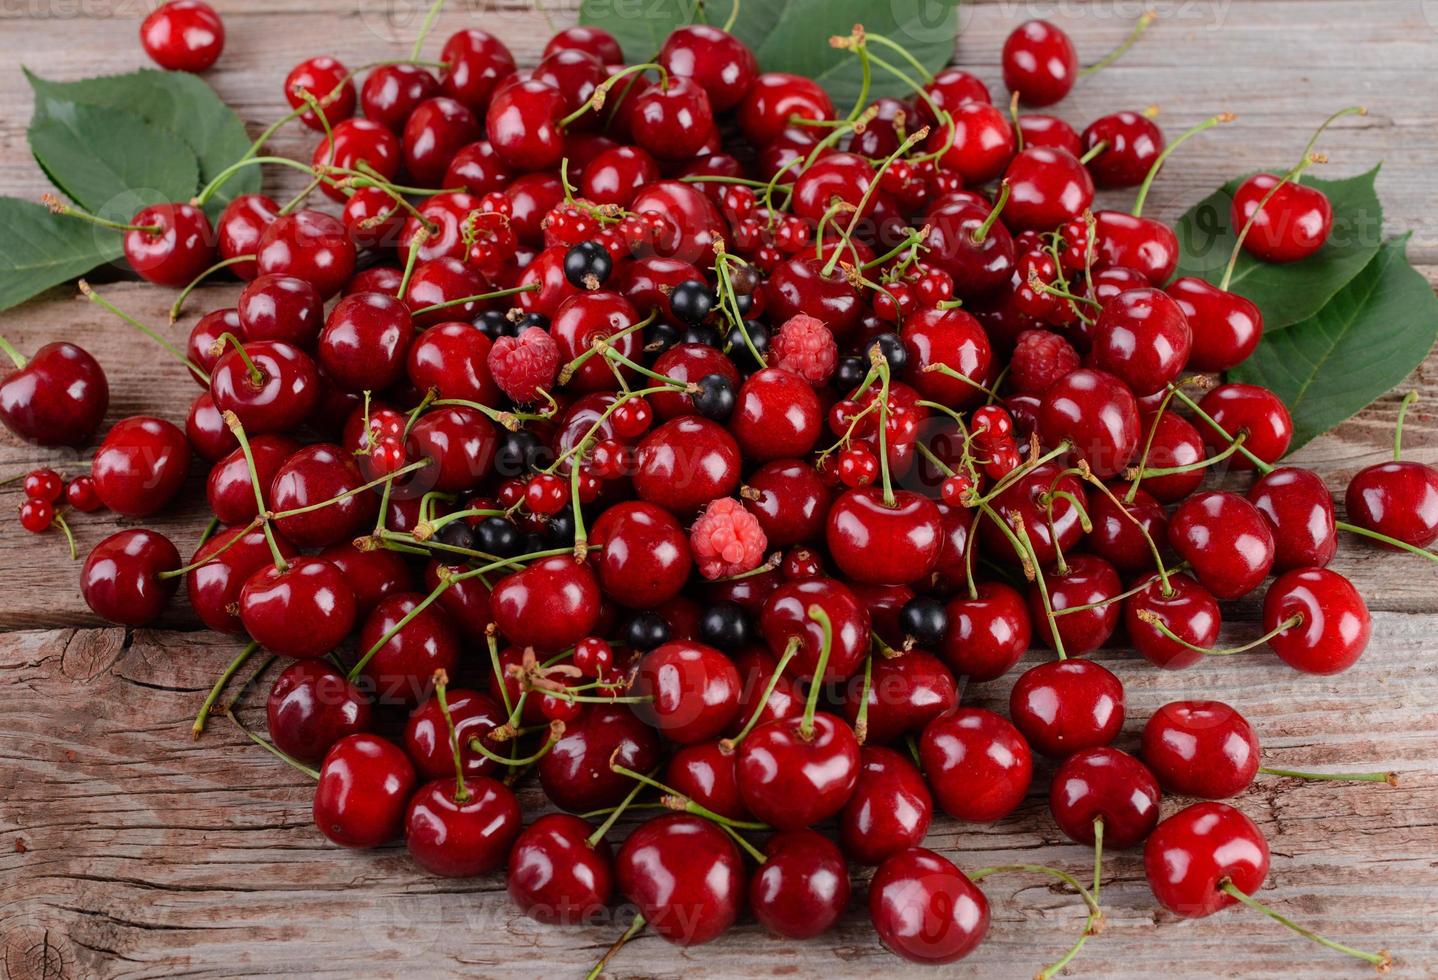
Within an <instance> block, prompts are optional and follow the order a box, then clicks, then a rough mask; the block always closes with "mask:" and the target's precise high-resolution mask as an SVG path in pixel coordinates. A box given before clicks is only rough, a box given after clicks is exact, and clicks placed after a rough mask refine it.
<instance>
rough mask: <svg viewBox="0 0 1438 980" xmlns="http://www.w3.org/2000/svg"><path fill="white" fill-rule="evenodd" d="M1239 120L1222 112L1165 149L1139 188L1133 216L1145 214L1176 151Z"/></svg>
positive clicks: (1231, 114) (1149, 169) (1229, 113)
mask: <svg viewBox="0 0 1438 980" xmlns="http://www.w3.org/2000/svg"><path fill="white" fill-rule="evenodd" d="M1237 118H1238V117H1237V116H1235V115H1234V114H1233V113H1231V112H1220V113H1219V114H1218V115H1216V116H1210V117H1209V118H1207V119H1205V120H1204V121H1203V122H1201V123H1199V124H1198V125H1197V126H1194V127H1193V128H1192V129H1190V130H1188V131H1187V132H1185V133H1184V134H1183V135H1181V136H1179V138H1178V139H1176V140H1174V141H1173V142H1171V143H1169V144H1168V146H1166V147H1164V150H1163V152H1162V153H1160V154H1159V155H1158V158H1157V159H1156V160H1154V161H1153V165H1152V166H1151V167H1149V168H1148V174H1147V175H1145V177H1144V178H1143V184H1141V185H1140V186H1139V189H1138V197H1137V198H1136V199H1135V200H1134V202H1133V216H1134V217H1135V218H1137V217H1139V216H1140V215H1141V214H1142V213H1143V205H1144V202H1145V201H1147V200H1148V191H1149V188H1151V187H1152V186H1153V182H1154V179H1155V178H1156V177H1158V172H1159V170H1160V169H1162V168H1163V164H1164V161H1166V160H1167V159H1168V158H1169V156H1170V155H1171V154H1172V153H1173V151H1174V150H1176V149H1178V148H1179V147H1180V146H1182V145H1183V144H1184V142H1185V141H1186V140H1188V139H1189V138H1191V137H1193V136H1197V135H1198V134H1199V133H1202V132H1204V131H1205V130H1209V129H1212V128H1213V127H1215V126H1217V125H1219V124H1221V123H1228V122H1233V120H1235V119H1237Z"/></svg>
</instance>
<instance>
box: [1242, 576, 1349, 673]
mask: <svg viewBox="0 0 1438 980" xmlns="http://www.w3.org/2000/svg"><path fill="white" fill-rule="evenodd" d="M1294 616H1301V617H1303V618H1302V621H1301V622H1299V623H1297V624H1295V625H1293V626H1290V627H1289V628H1288V629H1285V630H1284V631H1283V632H1281V633H1279V634H1278V635H1277V636H1274V637H1273V638H1272V639H1270V640H1269V641H1268V645H1269V646H1270V647H1272V648H1273V652H1274V653H1276V654H1278V656H1279V658H1280V659H1281V660H1283V662H1284V663H1286V664H1288V665H1289V666H1290V667H1293V668H1294V669H1296V670H1301V671H1303V672H1304V673H1305V674H1337V673H1340V672H1341V671H1345V670H1347V669H1348V668H1349V667H1352V666H1353V665H1354V664H1355V663H1357V662H1358V658H1359V657H1360V656H1362V654H1363V651H1364V649H1365V648H1366V647H1367V646H1368V639H1369V637H1370V636H1371V635H1372V633H1373V621H1372V618H1371V617H1370V616H1369V614H1368V606H1367V604H1366V603H1364V601H1363V596H1362V595H1360V594H1359V592H1358V590H1357V589H1356V588H1354V587H1353V583H1352V582H1350V581H1348V579H1346V578H1344V577H1343V576H1342V575H1339V574H1338V573H1337V572H1335V571H1332V570H1330V569H1327V568H1296V569H1294V570H1293V571H1290V572H1285V573H1283V574H1282V575H1280V576H1279V577H1278V578H1277V579H1275V580H1274V582H1273V584H1272V585H1270V586H1269V587H1268V593H1267V595H1265V596H1264V598H1263V630H1264V632H1265V633H1266V632H1268V631H1270V630H1274V629H1277V628H1278V627H1279V626H1281V625H1282V624H1283V623H1285V622H1287V621H1288V620H1289V619H1291V618H1292V617H1294Z"/></svg>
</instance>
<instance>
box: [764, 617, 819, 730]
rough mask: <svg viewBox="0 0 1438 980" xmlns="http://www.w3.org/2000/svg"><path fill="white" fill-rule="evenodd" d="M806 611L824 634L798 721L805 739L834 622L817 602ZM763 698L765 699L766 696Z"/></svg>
mask: <svg viewBox="0 0 1438 980" xmlns="http://www.w3.org/2000/svg"><path fill="white" fill-rule="evenodd" d="M806 611H807V612H808V614H809V618H810V619H812V620H813V621H814V622H816V623H818V624H819V629H820V630H821V631H822V632H823V634H824V640H823V644H822V646H820V647H819V662H818V663H817V664H816V665H815V667H814V677H813V679H812V681H811V684H812V686H811V687H810V688H809V700H808V703H806V704H805V705H804V718H803V720H802V721H800V722H799V737H800V738H802V739H804V740H806V741H807V740H808V739H810V738H812V737H813V735H814V712H815V711H816V710H817V709H818V707H819V692H820V690H821V689H822V688H823V686H824V673H825V671H827V670H828V669H829V653H830V651H831V650H832V649H833V647H834V623H833V622H832V621H831V620H830V619H829V614H828V613H826V612H825V611H824V610H823V609H822V608H821V607H820V606H819V605H818V604H814V605H811V606H809V608H808V609H807V610H806ZM776 673H777V671H776ZM765 700H766V701H767V698H766V699H765Z"/></svg>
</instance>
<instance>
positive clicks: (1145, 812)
mask: <svg viewBox="0 0 1438 980" xmlns="http://www.w3.org/2000/svg"><path fill="white" fill-rule="evenodd" d="M1161 795H1162V794H1161V793H1160V792H1159V788H1158V781H1157V780H1156V779H1154V777H1153V773H1151V772H1149V771H1148V767H1146V766H1145V765H1144V764H1143V763H1142V762H1140V761H1138V760H1137V759H1135V758H1134V757H1133V756H1131V755H1129V754H1128V753H1127V752H1121V751H1119V750H1118V749H1111V748H1107V747H1101V748H1091V749H1085V750H1083V751H1082V752H1076V753H1074V754H1073V755H1071V756H1069V757H1068V758H1067V759H1065V760H1064V761H1063V763H1062V764H1061V765H1060V766H1059V767H1058V770H1057V771H1055V772H1054V781H1053V785H1052V786H1051V787H1050V788H1049V810H1050V811H1051V812H1052V813H1053V815H1054V823H1056V824H1058V826H1059V830H1061V831H1063V833H1064V836H1066V837H1068V838H1069V839H1070V840H1072V841H1075V842H1076V843H1079V844H1093V843H1094V841H1095V840H1096V834H1095V826H1094V825H1095V824H1096V823H1102V824H1103V846H1104V848H1105V849H1109V848H1116V849H1118V850H1123V849H1124V848H1128V847H1133V846H1134V845H1135V844H1138V843H1141V842H1142V841H1143V840H1144V839H1145V838H1146V837H1148V835H1149V833H1150V832H1151V831H1152V830H1153V828H1154V827H1155V826H1156V825H1157V824H1158V815H1159V814H1158V801H1159V797H1160V796H1161Z"/></svg>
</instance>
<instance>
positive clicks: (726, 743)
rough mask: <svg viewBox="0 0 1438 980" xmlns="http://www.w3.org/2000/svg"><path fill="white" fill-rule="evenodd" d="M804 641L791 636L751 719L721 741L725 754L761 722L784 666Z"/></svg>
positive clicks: (720, 748)
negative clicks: (734, 733) (731, 735)
mask: <svg viewBox="0 0 1438 980" xmlns="http://www.w3.org/2000/svg"><path fill="white" fill-rule="evenodd" d="M802 642H803V637H799V636H791V637H789V642H788V644H787V645H786V646H785V647H784V655H783V656H782V657H780V658H779V663H778V664H777V665H775V667H774V673H772V674H770V675H769V683H768V684H766V685H764V696H763V697H761V698H760V699H759V700H758V701H756V702H755V703H754V711H753V712H752V713H751V714H750V715H749V720H748V721H747V722H745V723H744V727H743V728H741V729H739V734H738V735H735V736H734V737H733V738H726V739H723V740H722V741H720V743H719V751H721V752H723V753H724V754H725V755H733V754H734V750H735V749H737V748H738V747H739V743H741V742H743V741H744V739H745V738H747V737H748V736H749V733H750V732H752V731H753V730H754V726H755V725H757V724H759V718H760V717H761V716H762V715H763V714H764V709H765V708H767V707H768V706H769V698H770V697H772V696H773V694H774V688H776V687H778V686H779V678H781V677H783V676H784V668H785V667H788V666H789V661H791V660H793V659H794V655H795V654H797V653H798V652H799V644H800V643H802Z"/></svg>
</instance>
